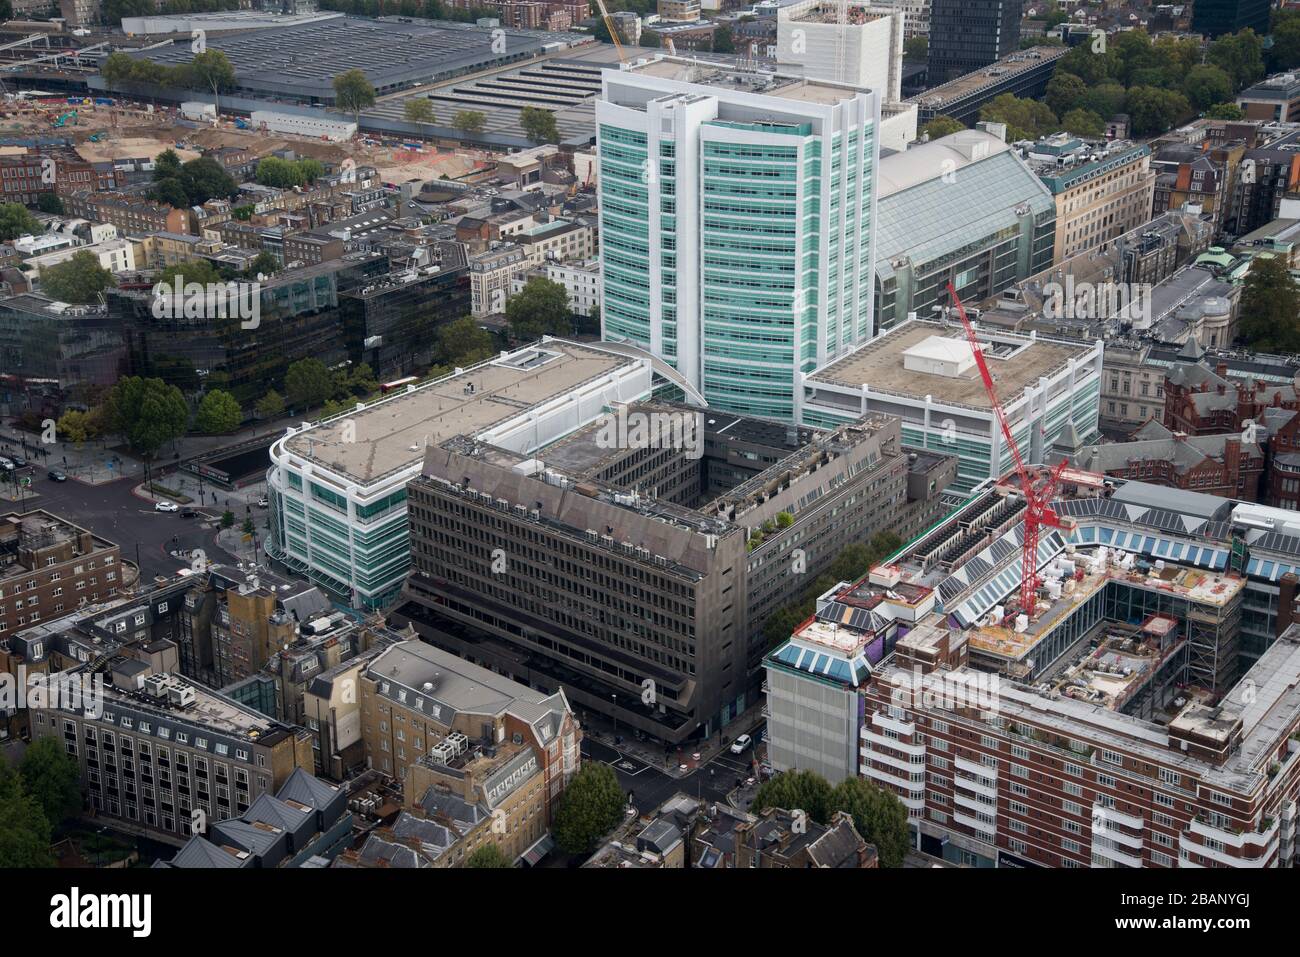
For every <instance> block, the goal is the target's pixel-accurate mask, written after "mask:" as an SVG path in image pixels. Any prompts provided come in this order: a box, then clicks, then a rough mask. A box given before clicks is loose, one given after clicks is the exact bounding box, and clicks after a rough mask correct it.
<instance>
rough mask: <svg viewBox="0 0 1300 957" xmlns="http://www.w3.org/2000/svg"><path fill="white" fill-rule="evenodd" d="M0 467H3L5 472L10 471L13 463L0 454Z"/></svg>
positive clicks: (12, 468)
mask: <svg viewBox="0 0 1300 957" xmlns="http://www.w3.org/2000/svg"><path fill="white" fill-rule="evenodd" d="M0 469H4V470H5V471H6V472H12V471H13V470H14V463H13V462H11V461H9V460H8V459H7V458H5V457H4V456H0Z"/></svg>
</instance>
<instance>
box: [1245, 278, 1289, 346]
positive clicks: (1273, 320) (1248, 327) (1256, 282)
mask: <svg viewBox="0 0 1300 957" xmlns="http://www.w3.org/2000/svg"><path fill="white" fill-rule="evenodd" d="M1240 330H1241V337H1242V338H1243V339H1245V340H1246V341H1247V342H1248V343H1249V344H1250V347H1251V348H1252V349H1254V350H1256V351H1259V352H1287V353H1289V352H1300V292H1298V291H1297V289H1296V284H1295V281H1294V280H1293V279H1292V278H1291V273H1290V272H1289V271H1288V269H1287V267H1286V262H1285V261H1284V260H1282V259H1279V258H1276V257H1273V256H1256V257H1255V258H1254V259H1253V260H1251V263H1250V271H1249V272H1248V273H1246V279H1245V281H1244V282H1243V283H1242V289H1241V325H1240Z"/></svg>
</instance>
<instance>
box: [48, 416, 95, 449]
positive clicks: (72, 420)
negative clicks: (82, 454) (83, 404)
mask: <svg viewBox="0 0 1300 957" xmlns="http://www.w3.org/2000/svg"><path fill="white" fill-rule="evenodd" d="M102 418H103V417H102V416H96V415H94V414H93V413H90V412H83V411H81V410H80V409H69V410H68V411H67V412H64V413H63V414H62V415H61V416H59V421H58V423H57V424H56V425H55V428H56V429H58V433H59V435H61V436H63V438H64V439H66V440H67V441H69V442H75V443H76V444H77V445H81V443H83V442H85V441H86V440H88V439H95V438H98V437H99V428H100V426H101V425H102Z"/></svg>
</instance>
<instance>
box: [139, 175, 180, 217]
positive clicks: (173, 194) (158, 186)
mask: <svg viewBox="0 0 1300 957" xmlns="http://www.w3.org/2000/svg"><path fill="white" fill-rule="evenodd" d="M148 195H149V198H150V199H152V200H153V201H154V202H156V203H166V204H167V205H168V206H171V207H172V208H173V209H185V207H187V206H189V204H190V194H189V193H187V192H186V191H185V186H184V184H182V183H181V181H180V179H179V178H178V177H169V178H167V179H160V180H158V181H157V182H156V183H154V184H153V188H152V189H150V190H149V194H148Z"/></svg>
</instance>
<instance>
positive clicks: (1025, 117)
mask: <svg viewBox="0 0 1300 957" xmlns="http://www.w3.org/2000/svg"><path fill="white" fill-rule="evenodd" d="M980 119H981V120H985V121H988V122H992V123H1005V124H1006V125H1007V141H1008V142H1011V141H1013V140H1033V139H1037V138H1038V137H1039V136H1042V135H1044V134H1046V133H1054V132H1056V126H1057V121H1056V114H1055V113H1053V112H1052V111H1051V109H1050V108H1049V107H1048V105H1047V104H1046V103H1040V102H1039V101H1038V100H1030V99H1021V98H1020V97H1018V96H1013V95H1012V94H1010V93H1003V94H1002V95H1001V96H998V97H995V98H994V99H993V100H992V102H990V103H986V104H985V105H984V106H983V107H981V108H980Z"/></svg>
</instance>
